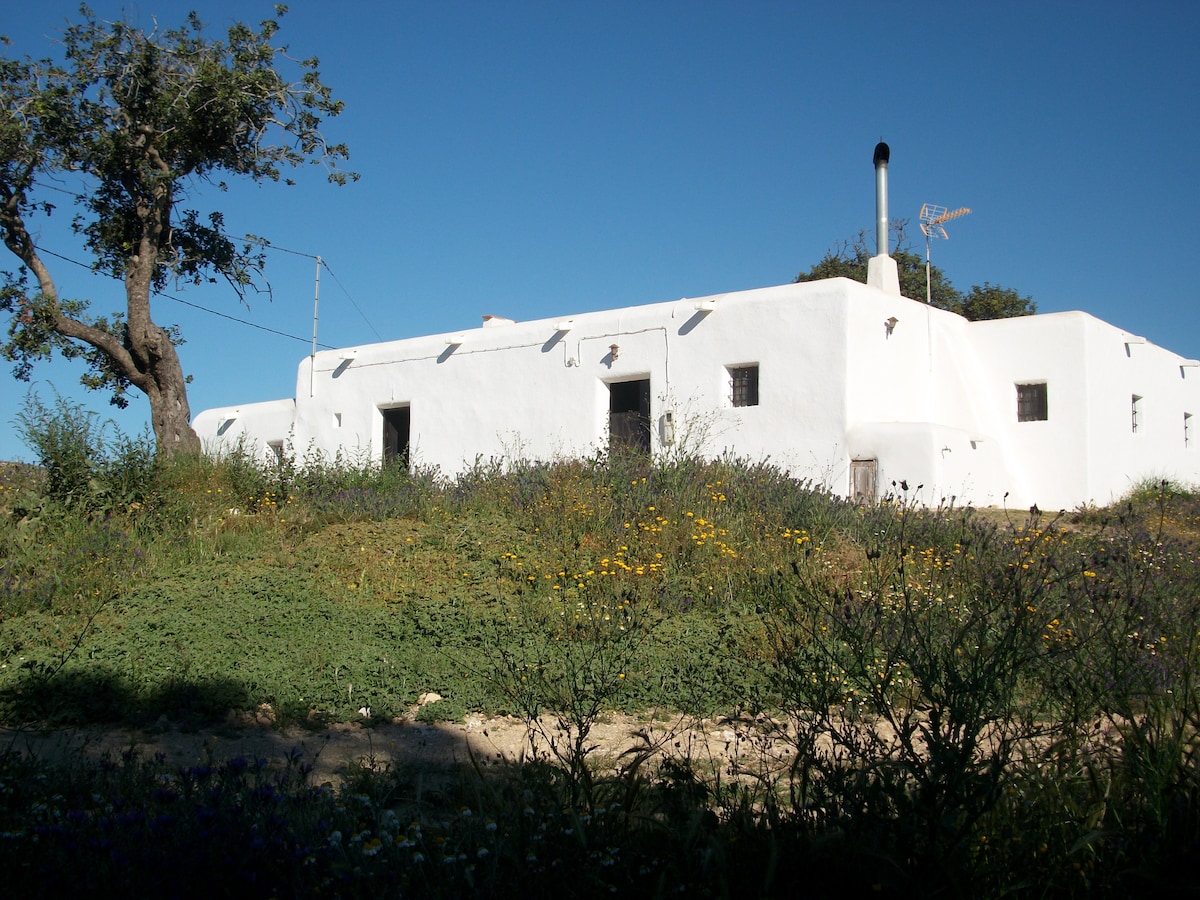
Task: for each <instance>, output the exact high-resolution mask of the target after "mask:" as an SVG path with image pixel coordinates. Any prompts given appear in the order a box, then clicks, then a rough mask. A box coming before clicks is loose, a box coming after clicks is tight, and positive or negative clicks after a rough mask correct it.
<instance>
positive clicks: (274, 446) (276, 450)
mask: <svg viewBox="0 0 1200 900" xmlns="http://www.w3.org/2000/svg"><path fill="white" fill-rule="evenodd" d="M267 447H268V448H270V450H271V452H272V453H273V454H275V462H278V463H281V462H283V441H267Z"/></svg>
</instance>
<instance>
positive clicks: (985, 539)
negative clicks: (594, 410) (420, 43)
mask: <svg viewBox="0 0 1200 900" xmlns="http://www.w3.org/2000/svg"><path fill="white" fill-rule="evenodd" d="M75 412H76V413H78V411H75ZM63 421H69V422H73V423H75V424H73V425H71V426H61V428H60V426H56V425H54V424H53V423H55V422H63ZM25 427H26V433H27V437H28V439H29V440H30V443H31V446H33V447H34V448H35V452H36V453H37V454H38V457H39V460H40V462H41V463H42V465H41V466H39V467H37V468H33V467H19V466H9V467H5V468H4V469H3V470H2V471H0V719H2V720H3V723H4V724H6V725H7V726H9V727H10V728H14V727H23V728H48V727H61V726H66V725H81V724H92V725H94V724H104V723H119V724H123V725H126V726H128V725H146V726H149V725H151V724H152V723H153V724H155V725H156V727H160V728H161V727H175V728H186V729H203V728H209V727H220V725H221V723H222V722H223V721H225V719H226V717H227V715H228V714H229V712H230V711H231V710H233V711H249V710H255V711H258V712H260V713H261V712H262V711H264V710H265V711H267V712H268V713H269V717H270V718H271V720H272V721H274V722H276V723H277V725H278V726H284V725H288V724H297V723H307V724H313V725H318V724H321V723H328V722H334V721H358V722H364V723H365V724H366V727H370V725H371V723H374V722H382V721H389V722H390V721H392V720H394V719H401V718H404V717H406V716H410V715H411V710H412V709H413V708H415V706H416V704H417V700H418V698H419V697H420V696H421V695H422V694H427V693H428V692H436V694H438V695H440V697H441V698H442V699H441V700H440V701H438V702H436V703H433V704H428V705H426V706H422V707H421V708H420V709H421V712H420V713H419V715H420V716H421V717H422V721H425V722H436V721H437V720H439V719H445V720H458V719H461V718H462V717H463V716H464V715H465V714H467V713H482V714H486V715H499V714H504V715H510V716H516V717H518V718H520V719H522V720H524V721H526V722H527V723H528V725H529V728H530V730H531V733H538V734H540V735H542V736H543V737H545V738H546V739H547V741H548V743H543V744H542V745H541V746H542V747H543V750H542V751H541V752H540V753H531V754H530V756H529V758H528V759H527V760H526V761H525V762H524V764H522V765H520V766H514V767H511V768H509V769H504V770H503V771H492V772H489V773H484V771H483V770H482V769H481V768H479V766H478V765H476V766H475V768H474V769H471V768H468V770H466V771H464V772H462V773H460V774H459V776H457V777H456V779H454V780H452V784H451V786H449V787H446V786H443V787H441V788H439V789H438V790H437V791H429V790H427V789H426V788H424V787H422V785H424V784H425V783H426V782H425V780H424V779H425V773H422V772H421V771H419V770H416V769H414V768H411V767H405V766H403V765H394V766H389V767H386V768H376V769H370V768H367V769H359V770H354V771H349V772H347V775H346V783H345V786H344V787H343V788H340V789H333V788H331V787H329V786H325V787H322V786H321V785H314V784H312V783H311V779H309V778H308V777H307V774H308V772H309V771H310V770H311V767H310V766H308V765H306V762H305V761H304V760H303V759H300V758H295V757H293V758H289V759H288V760H285V761H271V760H240V761H239V760H232V761H226V762H220V763H218V762H215V761H214V763H213V764H212V765H208V766H196V767H191V768H188V769H171V768H170V767H169V766H168V765H166V764H165V762H164V761H163V760H161V759H158V760H155V759H142V758H140V757H139V756H137V755H136V754H133V753H129V754H126V755H125V756H124V757H123V758H119V759H114V760H110V761H108V762H107V763H105V764H104V765H101V766H93V765H89V764H87V763H86V762H84V761H83V760H79V761H77V762H75V763H68V764H65V765H64V764H60V763H55V764H51V763H50V762H49V761H44V760H39V759H37V758H31V757H30V756H29V755H28V754H25V755H22V754H21V753H19V752H18V750H19V748H18V745H17V743H16V742H14V743H13V746H12V748H10V749H9V750H8V751H4V750H3V749H2V748H0V809H2V810H3V817H4V823H5V824H4V828H5V831H4V833H3V835H0V859H2V860H3V861H4V863H5V869H6V873H14V874H13V878H14V879H15V880H14V881H12V883H13V884H14V885H17V886H19V887H20V888H21V890H22V891H32V892H33V893H34V894H42V893H44V894H54V893H57V892H58V891H59V890H60V889H61V888H62V887H63V886H64V885H65V884H67V882H66V881H64V880H63V879H64V878H65V877H66V875H65V873H67V872H70V873H72V875H71V876H70V877H71V880H70V882H69V883H70V885H71V886H72V887H76V888H78V887H84V888H88V887H91V888H94V889H100V888H103V889H118V888H119V889H121V890H136V891H139V892H141V891H151V890H152V891H155V892H162V893H169V894H176V895H183V896H190V895H191V894H192V893H199V891H200V882H197V881H196V879H195V875H196V873H200V872H203V873H206V878H205V880H204V881H203V884H204V885H205V890H206V891H208V892H210V893H211V890H212V889H213V888H212V885H213V879H214V878H216V879H217V881H218V882H219V885H218V888H217V889H218V890H220V891H224V892H234V893H238V894H240V895H262V896H270V895H279V896H283V895H307V894H310V893H311V894H318V893H320V894H323V895H329V894H332V895H335V896H357V895H371V896H380V895H388V894H391V893H395V894H400V893H419V894H422V895H444V896H461V895H463V894H475V895H479V896H507V895H513V896H516V895H520V896H523V897H528V896H544V895H545V896H549V895H554V896H563V895H564V894H565V895H572V896H585V895H593V894H597V895H598V894H604V893H609V892H610V891H617V892H620V893H625V894H638V895H647V896H658V895H665V894H671V893H675V892H677V891H688V892H692V891H695V892H699V893H701V894H702V895H708V896H780V895H784V894H790V893H792V892H793V891H794V886H795V885H798V884H805V885H809V886H811V887H812V889H814V890H821V889H822V888H828V889H830V890H833V889H837V890H839V891H842V892H846V891H849V892H850V893H851V894H857V893H864V892H865V893H872V894H874V893H883V894H891V895H893V896H898V895H912V894H917V893H920V894H922V895H927V894H929V893H933V892H939V891H940V892H942V893H948V894H951V895H963V894H971V895H973V896H978V895H987V894H996V895H999V894H1008V895H1018V896H1025V895H1034V894H1036V895H1038V896H1045V895H1055V896H1057V895H1076V894H1080V895H1082V894H1088V895H1092V894H1109V893H1111V894H1121V895H1126V894H1129V893H1133V892H1139V893H1140V892H1142V891H1148V890H1154V891H1157V892H1168V891H1183V890H1190V889H1191V885H1192V874H1191V860H1192V859H1194V856H1193V854H1194V853H1195V852H1197V851H1198V850H1200V783H1198V781H1197V762H1198V760H1197V755H1196V753H1197V738H1196V735H1197V731H1196V729H1197V724H1198V721H1200V705H1198V703H1197V701H1198V699H1200V693H1198V688H1197V684H1196V679H1195V673H1196V672H1197V668H1196V661H1197V656H1198V653H1200V630H1198V626H1197V622H1200V608H1198V606H1200V595H1198V592H1197V584H1198V581H1200V576H1198V575H1197V572H1198V571H1200V570H1198V569H1197V564H1196V556H1197V548H1198V543H1200V498H1198V497H1197V496H1196V495H1195V494H1194V493H1191V492H1188V491H1185V490H1182V489H1179V488H1177V487H1174V486H1172V485H1168V484H1157V485H1148V486H1146V487H1144V488H1143V489H1140V490H1138V491H1135V492H1133V493H1132V494H1131V495H1130V497H1129V498H1128V500H1127V501H1125V502H1123V503H1121V504H1120V505H1119V506H1117V507H1113V508H1111V509H1089V510H1075V511H1069V512H1066V513H1062V514H1059V515H1046V514H1033V515H1031V514H1029V513H1027V512H1013V513H998V512H996V511H988V512H987V513H986V514H985V513H983V512H979V511H975V510H971V509H956V508H953V507H952V506H951V505H949V504H947V505H944V506H943V507H940V508H935V509H929V508H923V507H915V506H912V505H910V504H909V503H908V502H907V500H906V496H905V492H906V490H907V486H906V485H904V484H897V485H894V486H893V487H894V492H893V495H892V496H890V497H889V498H888V499H887V500H886V501H885V502H883V503H881V504H879V505H878V506H873V507H861V506H854V505H851V504H848V503H846V502H845V501H842V500H840V499H838V498H836V497H834V496H832V495H831V494H830V493H829V492H828V491H827V490H825V489H824V488H822V487H821V486H819V485H815V484H812V483H809V482H805V481H801V480H797V479H795V478H793V477H791V476H790V475H789V474H788V473H786V472H783V471H780V470H779V469H777V468H776V467H774V466H771V465H769V464H766V463H754V462H747V461H738V460H725V461H718V462H703V461H698V460H695V459H689V458H678V459H674V460H669V461H666V462H663V463H660V464H658V465H654V466H650V465H648V464H645V463H643V462H640V461H637V460H622V459H606V458H595V459H589V460H582V461H562V462H556V463H553V464H542V463H524V462H519V461H517V462H513V461H510V462H509V463H508V464H506V465H500V464H499V463H484V462H481V463H478V464H477V465H476V466H475V467H474V468H472V469H471V470H470V471H468V472H467V473H465V474H464V475H462V476H460V477H458V478H456V479H443V478H440V477H438V474H437V473H436V472H430V471H422V470H419V469H418V470H417V471H415V472H413V473H409V472H405V471H400V470H393V469H383V470H379V469H377V468H373V467H370V466H363V465H357V464H353V463H349V462H346V461H335V462H333V463H330V462H325V463H322V464H317V463H316V462H315V461H311V460H310V461H307V463H305V464H301V463H303V461H286V462H284V463H281V464H279V465H270V466H262V465H258V464H256V463H254V462H252V461H251V460H249V459H248V458H246V457H242V456H235V457H233V458H230V459H227V460H224V461H220V462H215V461H211V460H202V459H188V460H176V461H172V462H169V463H167V462H160V461H157V460H156V459H155V456H154V453H153V448H152V445H151V443H150V442H149V441H147V440H141V441H139V440H129V439H126V438H123V437H121V436H119V435H118V436H116V437H112V436H109V435H107V434H106V433H102V432H100V431H97V430H96V429H95V427H94V422H93V421H92V420H90V419H88V418H87V417H86V415H73V416H57V415H56V416H50V415H49V414H47V411H46V410H38V409H34V410H33V411H32V412H31V413H30V414H28V415H27V419H26V421H25ZM616 712H620V713H623V714H626V715H628V716H632V717H635V718H636V717H644V719H645V720H646V721H651V720H652V719H653V718H654V717H656V716H659V717H661V716H664V715H666V714H670V716H672V717H678V716H680V715H682V716H684V717H696V718H705V719H721V720H722V721H725V722H726V723H727V724H728V726H729V728H731V729H733V730H734V731H735V732H736V733H737V735H738V738H739V740H744V741H746V742H747V746H754V742H755V741H763V742H764V746H765V742H770V743H771V744H772V746H779V745H780V743H781V742H782V744H783V745H784V746H785V747H786V748H787V752H786V754H785V756H786V759H785V761H784V764H783V765H777V764H770V763H769V762H768V760H767V756H766V754H764V755H763V758H762V764H761V765H759V766H756V765H754V764H753V760H750V761H747V760H745V759H743V760H741V761H740V762H739V763H738V764H737V765H736V766H726V767H722V766H714V765H712V763H711V760H706V759H702V758H696V757H694V756H693V755H692V754H690V753H689V750H688V747H687V745H686V744H685V743H683V742H676V743H675V745H671V743H670V742H669V741H668V742H666V743H661V742H660V743H656V744H653V745H652V744H651V743H649V742H647V745H646V746H645V748H643V749H641V750H638V751H637V752H632V751H631V752H629V753H626V754H625V755H623V756H621V757H620V758H618V759H612V758H608V757H605V756H604V755H603V754H601V753H597V752H596V748H595V745H594V744H593V742H592V740H591V736H592V732H593V729H594V728H595V726H596V725H597V723H598V722H601V721H603V719H604V717H605V716H607V715H609V714H612V713H616ZM533 746H534V744H531V747H533ZM68 860H70V861H71V864H70V865H67V862H66V861H68ZM81 860H82V861H81ZM81 871H87V872H89V873H90V874H88V875H86V876H82V880H80V879H79V878H76V874H75V873H78V872H81ZM213 872H219V873H220V874H219V875H213V874H212V873H213ZM89 879H90V880H89ZM564 885H569V886H570V887H569V889H568V888H566V887H564Z"/></svg>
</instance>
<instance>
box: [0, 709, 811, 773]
mask: <svg viewBox="0 0 1200 900" xmlns="http://www.w3.org/2000/svg"><path fill="white" fill-rule="evenodd" d="M414 713H415V710H414ZM555 735H556V732H555V729H554V725H553V722H552V721H550V720H546V721H544V722H543V727H542V728H540V729H531V728H530V727H528V726H527V725H526V724H525V722H524V721H522V720H521V719H517V718H514V717H511V716H510V717H491V718H484V717H482V716H476V715H469V716H467V717H466V718H465V719H464V720H463V721H462V722H454V723H449V722H440V723H436V724H425V723H421V722H418V721H416V720H415V718H405V719H397V720H393V721H390V722H385V723H378V722H370V723H357V722H349V723H338V724H334V725H329V726H326V727H322V728H319V729H313V728H308V727H302V726H297V725H291V726H288V727H284V728H279V727H276V726H275V725H273V724H272V723H271V722H270V721H269V719H268V718H267V717H265V716H258V717H253V716H245V715H243V716H239V717H231V718H230V719H229V720H228V721H227V722H226V723H224V724H223V725H222V726H221V727H219V728H214V729H205V730H198V731H191V730H181V729H179V728H177V727H175V726H173V725H171V724H170V723H167V722H165V721H160V722H159V723H158V724H157V725H156V726H154V727H152V728H144V729H137V728H128V727H116V728H102V727H99V726H93V727H87V728H68V729H55V730H45V731H43V730H34V729H0V751H3V750H9V749H11V750H15V751H17V752H19V753H22V754H30V755H33V756H36V757H37V758H40V759H43V760H46V761H49V762H55V763H73V762H80V761H93V762H94V761H99V760H101V759H104V758H109V759H113V760H116V759H119V758H120V757H121V755H122V754H124V753H126V752H128V751H134V752H135V753H137V754H138V755H139V756H141V757H142V758H152V757H154V756H156V755H157V754H161V755H162V757H163V758H164V761H165V762H167V763H168V764H170V765H172V766H180V767H187V766H191V765H195V764H201V763H219V762H222V761H225V760H228V759H232V758H234V757H239V756H241V757H246V758H249V759H266V760H267V762H268V764H277V765H283V764H285V762H286V761H287V759H288V757H289V756H290V755H295V754H299V755H300V757H301V758H302V760H303V761H304V762H307V763H310V764H312V766H313V773H312V777H313V780H314V783H316V784H322V783H325V782H329V783H331V784H334V785H337V784H340V783H341V782H342V780H343V779H344V777H345V775H346V773H347V772H348V771H349V770H351V769H353V768H356V767H362V766H366V767H371V768H377V769H378V768H384V767H389V768H397V767H405V768H412V767H415V768H421V769H428V770H451V769H456V768H458V767H461V766H466V765H472V759H473V760H474V762H473V764H474V765H476V766H479V767H480V768H488V767H491V768H502V767H505V766H510V765H513V764H516V763H519V762H521V761H522V760H526V759H530V758H531V757H533V756H535V755H536V756H540V757H543V758H544V757H546V756H547V755H548V744H547V736H551V737H553V736H555ZM588 746H589V747H592V748H594V749H593V750H592V755H593V758H595V759H598V760H608V761H611V762H614V763H615V762H616V761H617V760H618V759H619V758H620V757H621V755H622V754H624V753H626V752H627V751H632V750H649V751H650V752H651V755H652V756H658V757H676V758H681V757H687V758H689V759H691V760H693V761H700V760H703V761H707V762H710V763H711V764H712V765H713V766H714V767H720V768H724V767H726V766H728V765H729V764H730V763H732V762H734V761H735V760H737V759H747V760H748V759H750V758H753V759H755V760H756V761H758V762H759V763H762V762H764V761H774V762H775V763H779V762H781V761H782V760H784V759H785V758H786V757H787V750H788V745H787V743H786V742H785V741H783V740H782V739H780V738H779V737H772V736H771V735H769V734H768V733H767V732H765V731H763V730H761V729H753V728H749V729H748V728H747V727H746V723H739V722H733V721H729V720H721V721H711V720H704V721H698V720H691V719H688V720H684V719H674V720H667V721H657V720H656V721H651V722H648V721H646V720H645V719H643V718H635V717H631V716H624V715H612V716H608V717H606V718H605V720H604V721H602V722H598V723H596V725H595V726H594V727H593V728H592V731H591V733H590V734H589V740H588Z"/></svg>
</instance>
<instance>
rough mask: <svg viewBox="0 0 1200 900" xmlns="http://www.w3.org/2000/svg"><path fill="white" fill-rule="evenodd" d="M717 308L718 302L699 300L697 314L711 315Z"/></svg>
mask: <svg viewBox="0 0 1200 900" xmlns="http://www.w3.org/2000/svg"><path fill="white" fill-rule="evenodd" d="M716 308H717V301H716V300H699V301H697V302H696V312H706V313H710V312H712V311H713V310H714V309H716Z"/></svg>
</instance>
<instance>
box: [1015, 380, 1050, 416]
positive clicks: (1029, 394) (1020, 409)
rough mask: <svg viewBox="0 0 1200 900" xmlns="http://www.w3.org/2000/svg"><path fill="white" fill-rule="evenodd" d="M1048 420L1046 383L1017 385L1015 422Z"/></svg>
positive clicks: (1048, 408) (1048, 409)
mask: <svg viewBox="0 0 1200 900" xmlns="http://www.w3.org/2000/svg"><path fill="white" fill-rule="evenodd" d="M1049 418H1050V407H1049V404H1048V402H1047V396H1046V382H1044V381H1038V382H1034V383H1033V384H1018V385H1017V421H1018V422H1045V421H1046V420H1047V419H1049Z"/></svg>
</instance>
